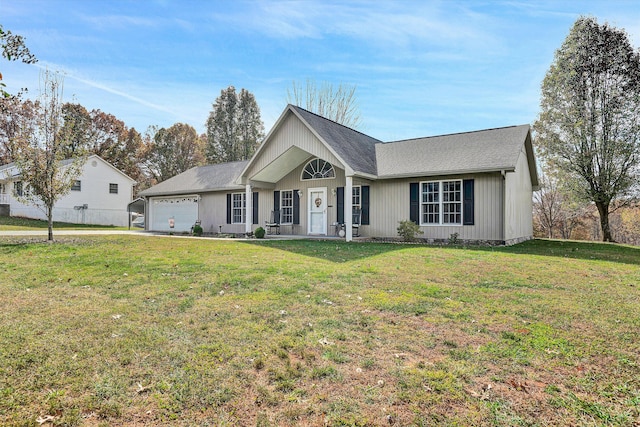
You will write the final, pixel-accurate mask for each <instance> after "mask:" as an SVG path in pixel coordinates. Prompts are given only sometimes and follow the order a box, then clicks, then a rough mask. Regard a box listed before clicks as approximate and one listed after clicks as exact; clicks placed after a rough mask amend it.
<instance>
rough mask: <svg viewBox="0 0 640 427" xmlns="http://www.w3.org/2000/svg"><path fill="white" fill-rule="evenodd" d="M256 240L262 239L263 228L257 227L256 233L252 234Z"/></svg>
mask: <svg viewBox="0 0 640 427" xmlns="http://www.w3.org/2000/svg"><path fill="white" fill-rule="evenodd" d="M253 234H254V235H255V236H256V238H257V239H264V235H265V231H264V228H262V227H258V228H256V231H254V232H253Z"/></svg>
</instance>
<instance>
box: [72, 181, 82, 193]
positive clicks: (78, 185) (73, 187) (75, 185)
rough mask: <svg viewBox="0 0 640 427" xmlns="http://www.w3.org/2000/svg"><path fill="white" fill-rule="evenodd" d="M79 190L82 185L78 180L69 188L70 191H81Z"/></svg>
mask: <svg viewBox="0 0 640 427" xmlns="http://www.w3.org/2000/svg"><path fill="white" fill-rule="evenodd" d="M81 189H82V183H81V182H80V180H77V181H76V182H74V183H73V185H72V186H71V191H81Z"/></svg>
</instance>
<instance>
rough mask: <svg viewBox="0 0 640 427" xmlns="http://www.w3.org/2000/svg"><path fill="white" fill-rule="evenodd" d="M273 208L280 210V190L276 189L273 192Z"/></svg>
mask: <svg viewBox="0 0 640 427" xmlns="http://www.w3.org/2000/svg"><path fill="white" fill-rule="evenodd" d="M273 210H274V211H279V210H280V192H279V191H277V190H276V191H274V192H273Z"/></svg>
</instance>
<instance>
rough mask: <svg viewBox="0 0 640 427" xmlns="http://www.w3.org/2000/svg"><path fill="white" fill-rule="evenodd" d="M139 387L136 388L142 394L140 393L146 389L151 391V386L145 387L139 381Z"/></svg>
mask: <svg viewBox="0 0 640 427" xmlns="http://www.w3.org/2000/svg"><path fill="white" fill-rule="evenodd" d="M137 386H138V389H137V390H136V393H138V394H140V393H144V392H145V391H149V387H143V386H142V384H140V383H138V384H137Z"/></svg>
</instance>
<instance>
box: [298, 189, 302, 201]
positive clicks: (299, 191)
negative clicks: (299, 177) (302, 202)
mask: <svg viewBox="0 0 640 427" xmlns="http://www.w3.org/2000/svg"><path fill="white" fill-rule="evenodd" d="M298 198H299V199H302V191H301V190H298Z"/></svg>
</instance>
